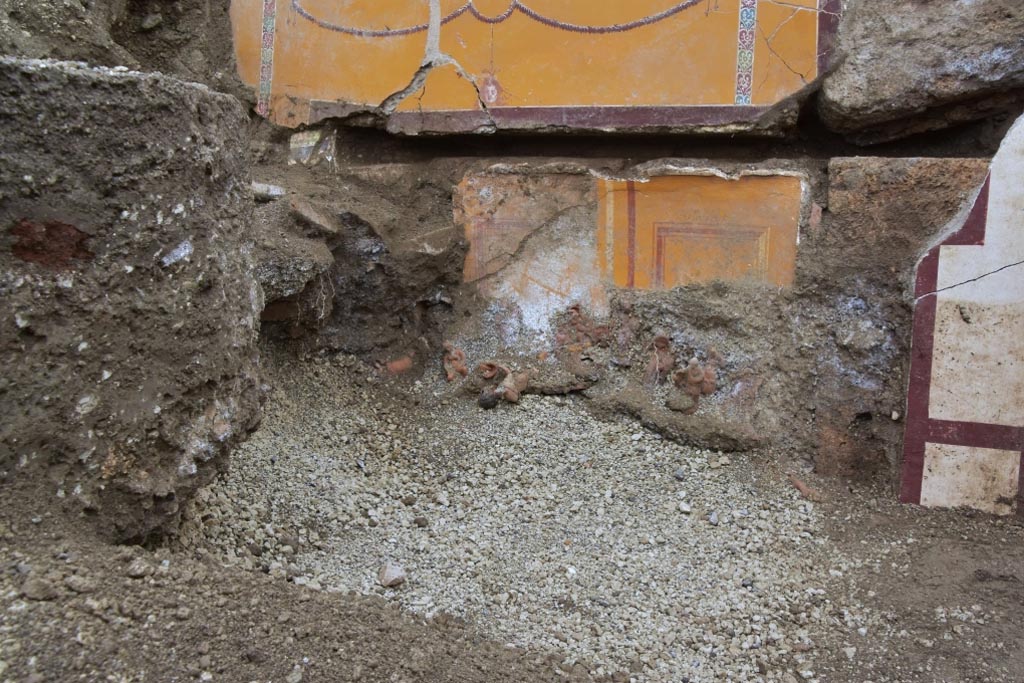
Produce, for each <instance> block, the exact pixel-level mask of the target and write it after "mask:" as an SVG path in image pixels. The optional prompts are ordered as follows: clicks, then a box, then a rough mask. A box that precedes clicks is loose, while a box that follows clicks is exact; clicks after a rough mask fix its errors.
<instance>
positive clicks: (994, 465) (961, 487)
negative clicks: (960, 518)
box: [921, 443, 1021, 515]
mask: <svg viewBox="0 0 1024 683" xmlns="http://www.w3.org/2000/svg"><path fill="white" fill-rule="evenodd" d="M1020 459H1021V454H1020V453H1019V452H1018V451H1003V450H996V449H993V448H978V447H975V446H951V445H948V444H935V443H929V444H926V446H925V455H924V477H923V479H922V481H921V505H924V506H926V507H970V508H974V509H977V510H982V511H984V512H991V513H993V514H997V515H1008V514H1010V513H1011V512H1013V501H1014V500H1015V499H1016V496H1017V488H1018V480H1019V477H1020Z"/></svg>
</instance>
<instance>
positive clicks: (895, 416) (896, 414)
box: [889, 410, 900, 422]
mask: <svg viewBox="0 0 1024 683" xmlns="http://www.w3.org/2000/svg"><path fill="white" fill-rule="evenodd" d="M889 417H891V418H892V421H893V422H899V420H900V414H899V411H896V410H894V411H892V415H890V416H889Z"/></svg>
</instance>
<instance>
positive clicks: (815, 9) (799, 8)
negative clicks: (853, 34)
mask: <svg viewBox="0 0 1024 683" xmlns="http://www.w3.org/2000/svg"><path fill="white" fill-rule="evenodd" d="M760 2H765V3H771V4H772V5H778V6H779V7H790V8H792V9H794V10H796V11H797V12H814V13H815V14H825V15H827V16H830V17H840V16H842V12H829V11H826V10H823V9H821V8H820V7H804V6H803V5H796V4H793V3H791V2H779V0H760Z"/></svg>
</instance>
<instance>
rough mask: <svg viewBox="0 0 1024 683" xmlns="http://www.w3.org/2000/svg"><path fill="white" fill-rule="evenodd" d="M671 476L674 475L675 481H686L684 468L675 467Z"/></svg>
mask: <svg viewBox="0 0 1024 683" xmlns="http://www.w3.org/2000/svg"><path fill="white" fill-rule="evenodd" d="M672 476H673V477H675V479H676V481H686V468H685V467H677V468H676V471H675V472H673V473H672Z"/></svg>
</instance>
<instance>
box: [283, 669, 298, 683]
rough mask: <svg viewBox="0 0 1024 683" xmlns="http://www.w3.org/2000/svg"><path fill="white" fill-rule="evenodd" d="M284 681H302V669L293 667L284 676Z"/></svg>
mask: <svg viewBox="0 0 1024 683" xmlns="http://www.w3.org/2000/svg"><path fill="white" fill-rule="evenodd" d="M284 680H285V683H302V669H300V668H299V667H295V668H294V669H292V672H291V673H290V674H288V675H287V676H285V679H284Z"/></svg>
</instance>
